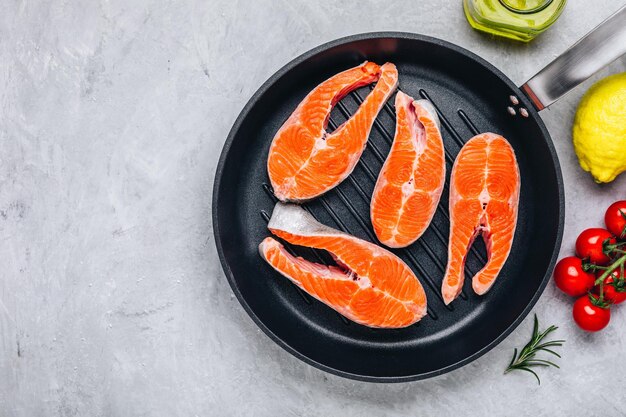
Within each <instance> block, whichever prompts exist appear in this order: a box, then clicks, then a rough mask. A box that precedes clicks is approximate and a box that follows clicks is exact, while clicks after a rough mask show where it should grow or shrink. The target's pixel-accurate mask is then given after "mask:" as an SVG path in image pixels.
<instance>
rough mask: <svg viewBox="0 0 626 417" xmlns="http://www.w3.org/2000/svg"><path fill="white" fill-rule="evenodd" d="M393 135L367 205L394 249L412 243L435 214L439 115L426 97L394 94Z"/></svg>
mask: <svg viewBox="0 0 626 417" xmlns="http://www.w3.org/2000/svg"><path fill="white" fill-rule="evenodd" d="M395 106H396V134H395V137H394V139H393V144H392V145H391V150H390V151H389V155H388V156H387V160H386V161H385V163H384V164H383V167H382V169H381V171H380V174H379V175H378V181H376V186H375V187H374V195H373V196H372V203H371V209H370V216H371V218H372V226H373V227H374V232H376V236H378V240H380V242H381V243H383V244H384V245H387V246H389V247H392V248H402V247H405V246H408V245H410V244H411V243H413V242H415V241H416V240H417V239H419V237H420V236H421V235H422V233H424V231H425V230H426V228H427V227H428V225H429V224H430V221H431V220H432V218H433V215H434V214H435V210H436V209H437V204H439V198H440V197H441V192H442V191H443V184H444V182H445V179H446V160H445V156H444V152H443V140H442V139H441V132H440V131H439V118H438V117H437V112H436V111H435V108H434V107H433V105H432V104H431V103H430V101H428V100H417V101H414V100H413V99H412V98H411V97H409V96H408V95H406V94H404V93H402V92H401V91H400V92H398V94H396V105H395Z"/></svg>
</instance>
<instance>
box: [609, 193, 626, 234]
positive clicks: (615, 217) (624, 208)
mask: <svg viewBox="0 0 626 417" xmlns="http://www.w3.org/2000/svg"><path fill="white" fill-rule="evenodd" d="M604 223H606V228H607V229H609V232H611V233H613V234H614V235H615V236H617V237H618V238H619V239H620V240H624V239H626V200H622V201H616V202H615V203H613V204H611V205H610V206H609V208H608V209H607V210H606V214H605V215H604Z"/></svg>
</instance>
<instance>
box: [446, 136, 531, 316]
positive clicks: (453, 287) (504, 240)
mask: <svg viewBox="0 0 626 417" xmlns="http://www.w3.org/2000/svg"><path fill="white" fill-rule="evenodd" d="M519 193H520V174H519V168H518V165H517V160H516V159H515V153H514V152H513V148H512V147H511V145H510V144H509V142H508V141H507V140H506V139H505V138H503V137H502V136H500V135H496V134H494V133H482V134H479V135H476V136H474V137H473V138H472V139H470V140H469V141H468V142H467V143H466V144H465V145H464V146H463V148H462V149H461V152H459V155H458V156H457V158H456V160H455V162H454V166H453V168H452V175H451V178H450V243H449V246H448V266H447V268H446V273H445V276H444V279H443V283H442V287H441V293H442V295H443V298H444V301H445V303H446V304H449V303H451V302H452V301H453V300H454V299H455V298H456V297H457V296H458V295H459V293H460V292H461V288H462V287H463V280H464V275H465V272H464V267H465V258H466V255H467V252H468V250H469V248H470V247H471V245H472V243H473V242H474V239H475V238H476V237H477V236H478V235H479V234H480V235H482V237H483V239H484V240H485V245H486V247H487V263H486V264H485V266H484V267H483V268H482V269H481V270H480V271H478V273H476V275H475V276H474V277H473V278H472V288H473V289H474V291H475V292H476V294H479V295H483V294H485V293H486V292H487V291H489V289H490V288H491V286H492V285H493V283H494V282H495V280H496V278H497V276H498V274H499V273H500V271H501V269H502V267H503V266H504V263H505V262H506V260H507V258H508V256H509V253H510V251H511V246H512V244H513V236H514V234H515V226H516V223H517V211H518V203H519Z"/></svg>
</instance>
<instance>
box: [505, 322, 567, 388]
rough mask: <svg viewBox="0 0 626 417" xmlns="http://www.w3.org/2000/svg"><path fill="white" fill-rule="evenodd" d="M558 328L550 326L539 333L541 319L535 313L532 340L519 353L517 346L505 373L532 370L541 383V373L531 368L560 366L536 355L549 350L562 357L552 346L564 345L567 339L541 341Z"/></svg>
mask: <svg viewBox="0 0 626 417" xmlns="http://www.w3.org/2000/svg"><path fill="white" fill-rule="evenodd" d="M556 329H558V327H556V326H550V327H548V328H547V329H545V330H544V331H543V332H541V333H539V321H538V320H537V315H536V314H535V325H534V327H533V335H532V337H531V338H530V341H529V342H528V343H526V346H524V347H523V348H522V350H521V351H520V352H519V355H518V354H517V348H516V349H515V351H514V352H513V358H512V359H511V363H509V366H508V367H507V368H506V370H505V371H504V373H505V374H508V373H509V372H511V371H515V370H518V371H525V372H530V373H531V374H533V375H534V376H535V378H536V379H537V383H538V384H539V385H541V380H540V379H539V375H537V372H535V371H533V370H532V369H531V368H533V367H550V366H554V367H555V368H558V367H559V365H557V364H555V363H554V362H551V361H548V360H545V359H537V358H535V355H536V354H537V353H539V352H542V351H543V352H548V353H550V354H552V355H554V356H556V357H558V358H560V357H561V355H559V354H558V353H556V352H555V351H554V350H552V348H554V347H557V346H563V343H565V340H551V341H548V342H544V343H541V342H542V340H543V339H544V338H545V337H546V336H548V335H549V334H550V333H552V332H553V331H555V330H556Z"/></svg>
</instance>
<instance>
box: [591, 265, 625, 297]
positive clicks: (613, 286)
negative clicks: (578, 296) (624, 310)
mask: <svg viewBox="0 0 626 417" xmlns="http://www.w3.org/2000/svg"><path fill="white" fill-rule="evenodd" d="M603 273H604V271H598V272H596V276H597V277H598V278H600V276H601V275H602V274H603ZM619 275H620V270H619V268H617V269H615V270H614V271H613V272H611V274H610V275H609V276H608V277H606V278H604V299H605V300H607V301H608V302H609V303H611V304H621V303H623V302H624V301H626V280H622V282H621V284H622V285H620V276H619ZM594 292H595V293H596V294H598V295H599V294H600V286H596V287H595V288H594Z"/></svg>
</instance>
